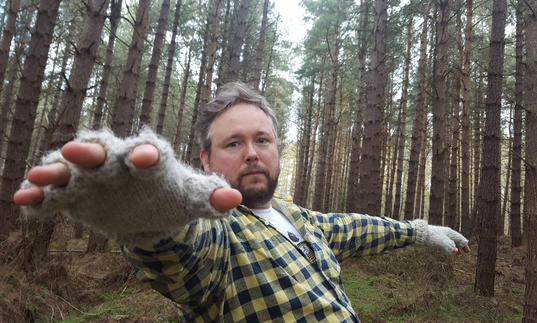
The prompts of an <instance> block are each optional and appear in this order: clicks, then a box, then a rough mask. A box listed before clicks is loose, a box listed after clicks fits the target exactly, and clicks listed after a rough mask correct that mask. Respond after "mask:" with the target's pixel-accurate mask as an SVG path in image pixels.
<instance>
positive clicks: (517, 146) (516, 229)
mask: <svg viewBox="0 0 537 323" xmlns="http://www.w3.org/2000/svg"><path fill="white" fill-rule="evenodd" d="M523 12H524V2H523V1H522V0H519V1H517V8H516V49H515V51H516V71H515V112H514V114H515V115H514V118H513V152H512V154H511V158H512V159H513V161H512V168H513V170H512V174H511V211H510V215H511V226H510V233H511V245H512V246H513V247H518V246H520V245H522V231H521V227H522V223H521V221H520V191H521V188H520V178H521V168H520V165H521V160H522V158H521V157H522V109H523V104H524V103H523V100H524V61H523V57H524V56H523V55H524V34H523V30H524V21H523Z"/></svg>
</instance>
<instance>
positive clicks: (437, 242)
mask: <svg viewBox="0 0 537 323" xmlns="http://www.w3.org/2000/svg"><path fill="white" fill-rule="evenodd" d="M413 222H414V224H415V225H416V233H417V234H416V244H417V245H423V246H427V247H431V248H437V249H442V250H444V251H445V252H455V253H460V252H461V250H462V251H464V252H470V248H469V247H468V239H466V238H465V237H464V236H463V235H462V234H460V233H458V232H457V231H455V230H453V229H451V228H449V227H443V226H437V225H429V224H427V222H426V221H424V220H414V221H413Z"/></svg>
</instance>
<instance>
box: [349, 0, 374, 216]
mask: <svg viewBox="0 0 537 323" xmlns="http://www.w3.org/2000/svg"><path fill="white" fill-rule="evenodd" d="M369 8H370V5H369V3H368V2H366V1H365V0H362V1H361V2H360V31H359V32H358V39H359V40H358V41H359V46H360V47H359V49H358V64H359V67H358V73H359V75H358V98H357V100H356V101H357V102H356V107H355V109H354V118H353V125H352V147H351V157H350V164H349V175H348V178H347V205H346V211H347V212H358V210H359V209H360V203H359V195H358V183H359V179H360V152H361V150H362V136H363V107H364V106H365V105H366V102H367V98H366V85H365V84H366V61H365V59H366V49H367V32H366V29H367V21H368V16H369Z"/></svg>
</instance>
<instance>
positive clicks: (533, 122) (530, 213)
mask: <svg viewBox="0 0 537 323" xmlns="http://www.w3.org/2000/svg"><path fill="white" fill-rule="evenodd" d="M524 3H525V4H526V6H528V8H526V10H525V23H526V50H527V52H526V57H527V64H526V66H527V74H526V78H525V80H526V82H527V87H526V88H527V92H526V102H525V103H526V107H527V109H526V163H525V166H526V178H525V181H524V182H525V183H526V187H527V190H526V192H527V194H526V195H525V196H524V200H525V202H527V203H525V205H526V206H527V209H526V212H525V213H526V214H527V222H525V224H526V225H525V227H526V233H527V240H528V249H527V263H526V291H525V294H524V314H523V318H522V322H524V323H526V322H527V323H529V322H537V234H536V232H537V149H535V146H536V145H537V48H536V47H535V45H534V44H535V42H537V16H536V10H537V1H536V0H528V1H524Z"/></svg>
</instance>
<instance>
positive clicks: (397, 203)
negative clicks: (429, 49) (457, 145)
mask: <svg viewBox="0 0 537 323" xmlns="http://www.w3.org/2000/svg"><path fill="white" fill-rule="evenodd" d="M412 18H413V17H412V16H410V17H409V18H408V25H407V48H406V55H405V72H404V76H403V89H402V92H403V93H402V95H401V106H400V108H399V111H400V113H401V119H400V120H399V125H398V128H399V146H398V148H397V149H398V150H399V151H398V156H397V178H396V180H395V200H394V205H393V218H394V219H399V218H400V215H399V214H400V209H401V191H402V186H403V183H402V180H403V160H404V155H405V144H406V132H405V129H406V110H407V105H408V84H409V74H410V59H411V57H410V55H411V50H412V24H413V22H414V20H413V19H412Z"/></svg>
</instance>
